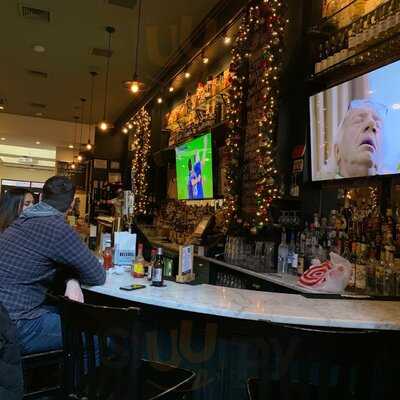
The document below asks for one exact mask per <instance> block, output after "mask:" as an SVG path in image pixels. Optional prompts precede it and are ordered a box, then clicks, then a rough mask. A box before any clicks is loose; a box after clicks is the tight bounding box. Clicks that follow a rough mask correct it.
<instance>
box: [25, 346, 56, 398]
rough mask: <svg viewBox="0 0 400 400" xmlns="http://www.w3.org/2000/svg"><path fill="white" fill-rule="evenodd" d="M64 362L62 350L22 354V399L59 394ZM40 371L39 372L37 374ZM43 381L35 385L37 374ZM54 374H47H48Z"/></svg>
mask: <svg viewBox="0 0 400 400" xmlns="http://www.w3.org/2000/svg"><path fill="white" fill-rule="evenodd" d="M63 362H64V352H63V350H53V351H47V352H43V353H34V354H27V355H24V356H22V369H23V372H24V399H25V400H28V399H29V400H31V399H38V398H42V397H43V396H59V395H60V394H61V389H62V386H61V383H62V376H63V374H62V368H63ZM39 372H40V374H39ZM43 372H46V376H45V381H44V382H41V385H40V386H38V385H37V382H36V381H37V376H35V375H36V374H37V375H39V376H40V378H43V375H44V373H43ZM49 373H50V374H54V375H50V376H49V375H48V374H49Z"/></svg>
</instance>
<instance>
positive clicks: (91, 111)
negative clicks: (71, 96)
mask: <svg viewBox="0 0 400 400" xmlns="http://www.w3.org/2000/svg"><path fill="white" fill-rule="evenodd" d="M90 75H91V80H92V86H91V90H90V110H89V134H88V142H87V143H86V146H85V147H86V150H87V151H91V150H93V145H92V144H91V143H90V128H91V127H92V123H93V97H94V78H96V76H97V75H98V74H97V72H96V71H90Z"/></svg>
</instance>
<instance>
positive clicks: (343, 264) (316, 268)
mask: <svg viewBox="0 0 400 400" xmlns="http://www.w3.org/2000/svg"><path fill="white" fill-rule="evenodd" d="M329 256H330V261H325V262H323V263H322V264H318V265H312V266H311V267H310V268H309V269H308V270H307V271H305V272H304V273H303V275H301V277H300V278H299V280H298V284H299V285H300V286H303V287H306V288H309V289H313V290H317V291H321V292H329V293H341V292H343V291H344V289H345V288H346V286H347V284H348V283H349V280H350V275H351V264H350V262H349V261H348V260H346V259H345V258H343V257H341V256H339V255H338V254H336V253H330V254H329Z"/></svg>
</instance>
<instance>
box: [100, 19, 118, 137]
mask: <svg viewBox="0 0 400 400" xmlns="http://www.w3.org/2000/svg"><path fill="white" fill-rule="evenodd" d="M106 32H107V33H108V54H107V61H106V74H105V75H106V76H105V83H104V87H105V89H104V110H103V120H102V121H101V122H100V123H99V128H100V130H102V131H103V132H105V131H107V130H108V129H109V128H111V125H110V124H109V123H108V122H107V100H108V80H109V75H110V59H111V36H112V34H113V33H114V32H115V28H113V27H112V26H107V27H106Z"/></svg>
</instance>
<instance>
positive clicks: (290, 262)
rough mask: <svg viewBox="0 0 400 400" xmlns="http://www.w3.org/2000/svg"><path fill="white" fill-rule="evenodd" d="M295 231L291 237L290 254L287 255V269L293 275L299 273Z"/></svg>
mask: <svg viewBox="0 0 400 400" xmlns="http://www.w3.org/2000/svg"><path fill="white" fill-rule="evenodd" d="M294 236H295V234H294V232H292V233H291V234H290V235H289V237H290V241H289V246H288V255H287V271H288V273H289V274H291V275H297V265H298V254H297V253H296V246H295V242H294Z"/></svg>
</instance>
